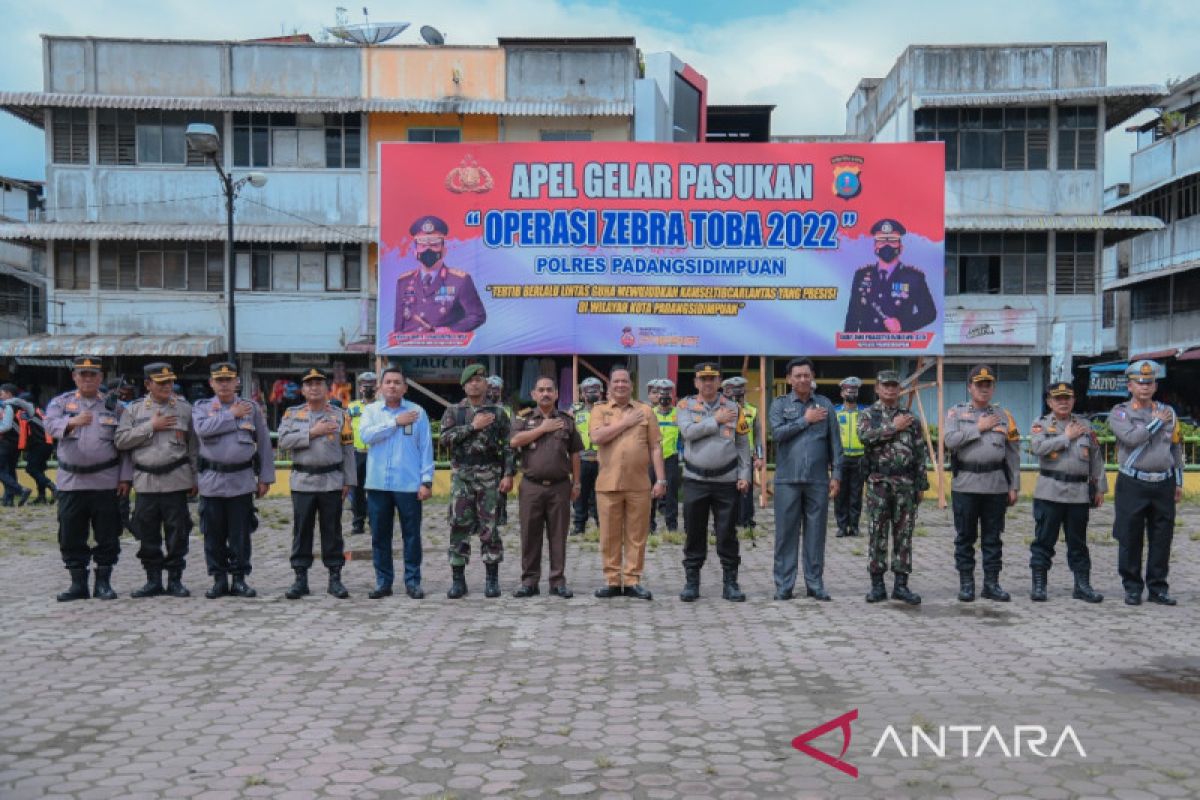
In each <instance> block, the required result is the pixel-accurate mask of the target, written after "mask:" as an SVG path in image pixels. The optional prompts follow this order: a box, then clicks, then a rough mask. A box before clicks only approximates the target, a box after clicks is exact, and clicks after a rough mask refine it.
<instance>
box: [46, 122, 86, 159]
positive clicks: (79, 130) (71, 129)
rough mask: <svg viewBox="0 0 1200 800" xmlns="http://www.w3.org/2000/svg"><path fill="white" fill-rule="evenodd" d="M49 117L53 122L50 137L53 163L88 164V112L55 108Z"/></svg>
mask: <svg viewBox="0 0 1200 800" xmlns="http://www.w3.org/2000/svg"><path fill="white" fill-rule="evenodd" d="M50 115H51V117H52V120H53V121H52V123H51V126H50V127H51V130H50V135H51V139H52V146H51V153H52V156H53V158H54V163H55V164H86V163H88V110H87V109H86V108H56V109H54V110H53V111H51V112H50Z"/></svg>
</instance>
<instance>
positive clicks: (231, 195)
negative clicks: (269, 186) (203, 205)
mask: <svg viewBox="0 0 1200 800" xmlns="http://www.w3.org/2000/svg"><path fill="white" fill-rule="evenodd" d="M184 135H185V137H186V138H187V146H188V148H189V149H191V150H195V151H196V152H197V153H200V154H202V155H204V156H205V157H206V158H208V159H210V160H211V161H212V164H213V166H214V167H216V170H217V175H218V176H219V177H220V179H221V189H222V191H223V193H224V194H225V225H226V228H225V281H226V284H227V287H226V291H225V297H226V300H227V301H228V304H229V310H228V315H229V342H228V345H229V346H228V348H227V351H228V354H227V356H226V360H227V361H229V362H231V363H233V364H237V316H236V313H235V311H234V293H235V292H236V289H237V274H236V270H235V267H234V258H233V201H234V200H235V199H236V198H237V196H238V192H240V191H241V190H242V187H243V186H245V185H246V184H247V183H249V184H250V185H251V186H253V187H254V188H256V189H258V188H261V187H263V186H265V185H266V183H267V176H266V175H264V174H263V173H261V172H251V173H250V174H248V175H246V177H244V178H238V179H237V180H234V178H233V175H232V174H230V173H228V172H226V171H225V170H224V169H222V168H221V161H220V159H219V158H218V157H217V156H218V154H219V153H220V152H221V137H220V135H219V134H218V133H217V129H216V128H215V127H213V126H212V125H209V124H207V123H203V122H193V123H192V124H190V125H188V126H187V131H186V133H185V134H184Z"/></svg>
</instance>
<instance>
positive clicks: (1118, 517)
mask: <svg viewBox="0 0 1200 800" xmlns="http://www.w3.org/2000/svg"><path fill="white" fill-rule="evenodd" d="M1114 506H1115V508H1114V509H1113V538H1114V539H1116V540H1117V544H1118V548H1117V571H1118V572H1119V573H1120V574H1121V583H1122V584H1123V585H1124V586H1125V591H1126V592H1137V593H1138V594H1141V592H1142V589H1143V588H1149V589H1150V591H1151V592H1153V593H1155V594H1160V593H1164V592H1166V591H1167V571H1168V569H1169V568H1170V564H1171V539H1172V538H1173V537H1174V536H1175V484H1174V482H1172V481H1170V480H1165V481H1159V482H1158V483H1149V482H1147V481H1140V480H1138V479H1137V478H1131V477H1130V476H1128V475H1117V496H1116V500H1115V501H1114ZM1143 541H1145V542H1146V576H1145V580H1143V579H1142V546H1143Z"/></svg>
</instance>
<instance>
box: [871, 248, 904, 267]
mask: <svg viewBox="0 0 1200 800" xmlns="http://www.w3.org/2000/svg"><path fill="white" fill-rule="evenodd" d="M875 255H877V256H879V260H880V261H882V262H884V263H885V264H890V263H892V262H893V261H895V260H896V257H897V256H899V255H900V249H899V248H898V247H893V246H892V245H890V244H885V245H884V246H883V247H880V248H877V249H876V250H875Z"/></svg>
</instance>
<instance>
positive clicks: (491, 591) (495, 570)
mask: <svg viewBox="0 0 1200 800" xmlns="http://www.w3.org/2000/svg"><path fill="white" fill-rule="evenodd" d="M483 567H484V569H485V570H487V577H486V578H484V581H483V596H484V597H499V596H500V565H499V564H484V565H483Z"/></svg>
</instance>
